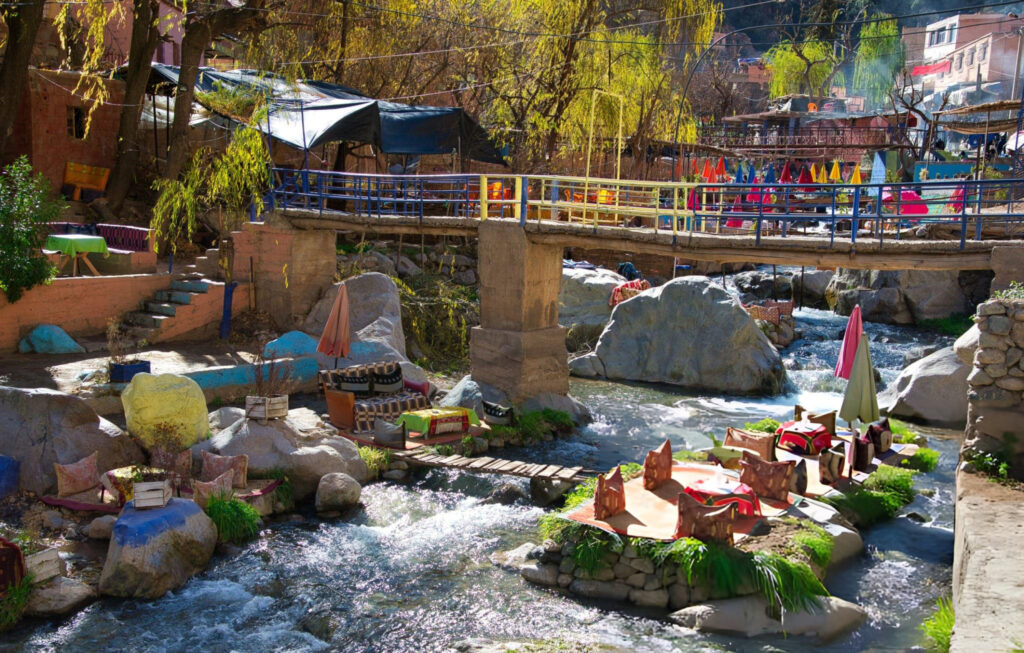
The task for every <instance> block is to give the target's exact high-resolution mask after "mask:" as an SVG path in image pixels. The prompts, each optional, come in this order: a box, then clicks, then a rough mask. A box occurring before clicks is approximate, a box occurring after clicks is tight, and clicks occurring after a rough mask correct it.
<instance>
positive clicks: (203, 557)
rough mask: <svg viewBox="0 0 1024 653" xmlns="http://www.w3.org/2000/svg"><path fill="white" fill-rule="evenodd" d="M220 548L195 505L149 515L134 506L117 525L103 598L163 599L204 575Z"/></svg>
mask: <svg viewBox="0 0 1024 653" xmlns="http://www.w3.org/2000/svg"><path fill="white" fill-rule="evenodd" d="M216 544H217V527H216V526H215V525H214V523H213V521H212V520H211V519H210V518H209V517H207V516H206V513H204V512H203V510H202V508H200V507H199V506H198V505H196V504H195V503H194V502H193V501H189V500H188V499H178V498H172V499H171V500H170V501H169V502H168V503H167V505H166V506H164V507H163V508H150V509H147V510H136V509H135V504H134V502H132V501H129V502H128V503H127V504H126V505H125V507H124V508H123V509H122V510H121V515H120V516H119V517H118V518H117V522H116V523H115V524H114V533H113V536H112V537H111V538H110V547H109V549H108V550H107V561H106V563H105V564H104V565H103V573H102V574H101V575H100V593H102V594H105V595H108V596H122V597H129V598H139V599H155V598H159V597H161V596H163V595H164V594H166V593H167V592H169V591H170V590H173V589H176V588H178V587H181V586H182V585H184V584H185V581H187V580H188V579H189V578H190V577H192V576H193V575H195V574H197V573H199V572H200V571H202V570H204V569H205V568H206V565H207V563H208V562H209V561H210V556H212V555H213V549H214V547H215V546H216Z"/></svg>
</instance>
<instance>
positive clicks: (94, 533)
mask: <svg viewBox="0 0 1024 653" xmlns="http://www.w3.org/2000/svg"><path fill="white" fill-rule="evenodd" d="M116 522H117V515H103V516H102V517H97V518H96V519H93V520H92V521H91V522H89V526H88V528H87V529H86V531H85V532H86V535H88V536H89V537H91V538H92V539H94V540H109V539H110V536H111V535H112V534H113V532H114V524H115V523H116Z"/></svg>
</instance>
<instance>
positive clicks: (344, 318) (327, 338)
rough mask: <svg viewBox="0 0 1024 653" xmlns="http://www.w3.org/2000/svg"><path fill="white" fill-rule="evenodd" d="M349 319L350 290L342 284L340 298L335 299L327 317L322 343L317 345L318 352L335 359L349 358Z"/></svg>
mask: <svg viewBox="0 0 1024 653" xmlns="http://www.w3.org/2000/svg"><path fill="white" fill-rule="evenodd" d="M348 319H349V318H348V290H347V289H346V288H345V284H341V285H339V286H338V296H337V297H336V298H335V299H334V306H332V307H331V314H330V315H329V316H328V317H327V324H326V325H325V326H324V332H323V334H322V335H321V336H320V342H319V343H317V345H316V350H317V351H318V352H320V353H322V354H327V355H328V356H334V357H339V356H340V357H345V356H348V353H349V351H350V350H351V347H352V337H351V335H350V334H349V326H348Z"/></svg>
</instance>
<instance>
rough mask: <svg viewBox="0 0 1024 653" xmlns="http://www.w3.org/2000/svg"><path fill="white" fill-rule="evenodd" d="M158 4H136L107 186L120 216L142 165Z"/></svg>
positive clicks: (151, 0)
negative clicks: (142, 122) (141, 122)
mask: <svg viewBox="0 0 1024 653" xmlns="http://www.w3.org/2000/svg"><path fill="white" fill-rule="evenodd" d="M159 15H160V2H159V0H134V1H133V8H132V38H131V43H130V45H129V50H128V71H127V74H126V75H125V92H124V103H123V104H124V106H122V107H121V120H120V123H119V125H118V129H117V162H116V163H115V165H114V170H113V171H112V172H111V173H110V182H109V183H108V184H107V192H106V197H107V202H108V203H109V205H110V208H111V209H112V210H113V211H115V212H117V211H120V209H121V205H122V204H123V202H124V199H125V197H126V196H127V194H128V190H129V189H130V188H131V185H132V182H133V180H134V178H135V171H136V169H137V168H138V164H139V153H140V144H139V119H140V118H141V116H142V101H143V98H144V97H145V95H146V87H147V85H148V84H149V74H150V71H151V70H152V61H153V54H154V53H155V52H156V46H157V45H158V44H159V43H160V38H161V34H160V24H159V23H160V20H159Z"/></svg>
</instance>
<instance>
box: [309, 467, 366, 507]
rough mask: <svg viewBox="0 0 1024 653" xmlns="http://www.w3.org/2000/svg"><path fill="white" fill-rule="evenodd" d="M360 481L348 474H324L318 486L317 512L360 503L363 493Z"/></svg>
mask: <svg viewBox="0 0 1024 653" xmlns="http://www.w3.org/2000/svg"><path fill="white" fill-rule="evenodd" d="M362 490H363V489H362V487H360V486H359V482H358V481H356V479H354V478H352V477H351V476H349V475H348V474H343V473H341V472H333V473H331V474H324V476H323V478H321V479H320V483H319V484H318V485H317V487H316V510H317V512H329V511H332V510H345V509H346V508H351V507H352V506H354V505H356V504H358V503H359V495H360V494H361V493H362Z"/></svg>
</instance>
